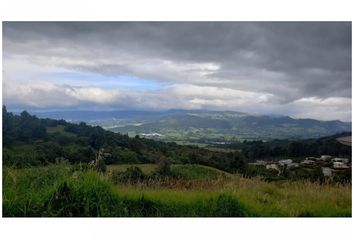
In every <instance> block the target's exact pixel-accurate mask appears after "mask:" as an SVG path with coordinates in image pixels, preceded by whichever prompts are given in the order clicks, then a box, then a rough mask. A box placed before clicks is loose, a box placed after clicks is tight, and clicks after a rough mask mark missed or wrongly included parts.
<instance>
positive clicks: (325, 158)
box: [321, 155, 332, 161]
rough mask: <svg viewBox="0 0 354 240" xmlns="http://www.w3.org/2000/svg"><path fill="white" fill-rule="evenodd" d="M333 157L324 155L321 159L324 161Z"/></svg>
mask: <svg viewBox="0 0 354 240" xmlns="http://www.w3.org/2000/svg"><path fill="white" fill-rule="evenodd" d="M331 158H332V156H330V155H322V156H321V160H323V161H328V160H331Z"/></svg>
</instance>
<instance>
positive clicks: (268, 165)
mask: <svg viewBox="0 0 354 240" xmlns="http://www.w3.org/2000/svg"><path fill="white" fill-rule="evenodd" d="M266 169H273V170H277V171H279V168H278V165H277V164H275V163H271V164H267V165H266Z"/></svg>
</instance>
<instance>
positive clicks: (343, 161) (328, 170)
mask: <svg viewBox="0 0 354 240" xmlns="http://www.w3.org/2000/svg"><path fill="white" fill-rule="evenodd" d="M329 164H330V165H329ZM250 165H256V166H265V168H266V169H269V170H271V169H273V170H277V171H279V172H280V171H281V169H294V168H298V167H301V166H303V167H311V166H316V165H317V166H322V173H323V175H324V176H327V177H330V176H332V172H333V171H336V170H344V169H349V168H350V166H349V159H348V158H339V157H332V156H329V155H322V156H321V157H319V158H317V157H307V158H305V160H302V161H300V162H294V161H293V160H292V159H282V160H279V161H277V162H269V161H264V160H257V161H256V162H255V163H250ZM324 165H325V166H324Z"/></svg>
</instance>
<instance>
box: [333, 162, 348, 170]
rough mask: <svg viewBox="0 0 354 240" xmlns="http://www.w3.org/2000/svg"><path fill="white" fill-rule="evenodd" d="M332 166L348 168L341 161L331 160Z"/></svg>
mask: <svg viewBox="0 0 354 240" xmlns="http://www.w3.org/2000/svg"><path fill="white" fill-rule="evenodd" d="M333 168H335V169H344V168H349V167H348V166H347V164H345V163H343V162H333Z"/></svg>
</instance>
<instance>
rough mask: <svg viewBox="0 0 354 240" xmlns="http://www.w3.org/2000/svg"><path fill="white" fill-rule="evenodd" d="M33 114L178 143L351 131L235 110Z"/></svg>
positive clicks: (325, 123)
mask: <svg viewBox="0 0 354 240" xmlns="http://www.w3.org/2000/svg"><path fill="white" fill-rule="evenodd" d="M35 114H36V116H39V117H43V118H54V119H65V120H67V121H71V122H80V121H84V122H87V123H88V124H90V125H99V126H101V127H103V128H105V129H107V130H110V131H113V132H120V133H123V134H129V136H135V135H141V136H144V137H150V138H154V139H158V140H163V141H176V142H181V143H183V142H189V143H190V142H197V143H212V142H214V143H224V142H231V141H237V140H245V139H246V140H259V139H262V140H271V139H306V138H317V137H322V136H328V135H333V134H336V133H340V132H344V131H349V132H350V131H351V123H347V122H341V121H319V120H314V119H294V118H291V117H288V116H256V115H250V114H247V113H241V112H235V111H209V110H169V111H156V112H149V111H101V112H100V111H75V112H73V111H53V112H35Z"/></svg>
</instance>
